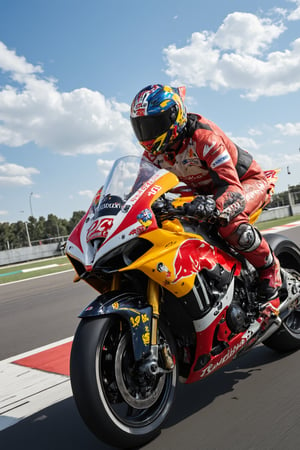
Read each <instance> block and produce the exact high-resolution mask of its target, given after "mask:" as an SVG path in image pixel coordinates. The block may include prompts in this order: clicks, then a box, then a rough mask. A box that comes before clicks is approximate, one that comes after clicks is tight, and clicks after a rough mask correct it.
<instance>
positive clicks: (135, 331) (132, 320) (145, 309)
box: [79, 291, 152, 361]
mask: <svg viewBox="0 0 300 450" xmlns="http://www.w3.org/2000/svg"><path fill="white" fill-rule="evenodd" d="M111 314H114V315H115V314H117V315H119V316H121V317H123V318H124V319H125V320H126V321H127V323H128V325H129V326H130V331H131V333H130V334H131V338H132V344H133V350H134V357H135V360H136V361H139V360H141V359H142V358H143V357H144V356H145V355H147V354H148V353H149V352H150V342H151V328H152V326H151V324H152V307H151V306H150V305H147V304H145V299H144V298H143V297H142V296H140V295H138V294H136V293H131V292H118V291H111V292H107V293H106V294H103V295H99V296H98V297H97V298H96V299H95V300H94V301H93V302H91V303H90V304H89V305H88V306H87V307H86V308H85V309H84V310H83V311H82V312H81V313H80V314H79V317H80V318H92V317H99V316H106V315H111Z"/></svg>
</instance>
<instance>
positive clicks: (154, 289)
mask: <svg viewBox="0 0 300 450" xmlns="http://www.w3.org/2000/svg"><path fill="white" fill-rule="evenodd" d="M118 289H120V274H119V272H116V273H114V275H113V279H112V283H111V290H112V291H117V290H118ZM147 301H148V303H149V305H151V306H152V324H151V325H152V333H151V345H158V344H157V324H158V319H159V285H158V284H157V283H156V282H155V281H153V280H151V279H149V280H148V288H147Z"/></svg>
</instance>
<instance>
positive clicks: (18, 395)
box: [0, 338, 73, 431]
mask: <svg viewBox="0 0 300 450" xmlns="http://www.w3.org/2000/svg"><path fill="white" fill-rule="evenodd" d="M72 339H73V338H67V339H63V340H61V341H58V342H54V343H53V344H50V345H46V346H44V347H40V348H37V349H35V350H32V351H30V352H26V353H23V354H21V355H17V356H14V357H11V358H8V359H5V360H3V361H0V431H1V430H4V429H5V428H7V427H10V426H11V425H14V424H16V423H17V422H19V421H20V420H22V419H24V418H26V417H29V416H31V415H33V414H35V413H37V412H38V411H41V410H42V409H44V408H47V407H49V406H51V405H53V404H55V403H57V402H59V401H62V400H65V399H66V398H68V397H71V396H72V391H71V386H70V379H69V359H70V349H71V344H72Z"/></svg>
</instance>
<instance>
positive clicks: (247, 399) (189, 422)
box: [0, 228, 300, 450]
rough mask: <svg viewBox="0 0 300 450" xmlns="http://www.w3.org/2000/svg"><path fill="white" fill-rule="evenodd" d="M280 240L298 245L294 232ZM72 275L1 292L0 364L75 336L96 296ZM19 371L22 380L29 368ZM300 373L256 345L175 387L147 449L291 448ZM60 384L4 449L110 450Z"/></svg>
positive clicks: (297, 431)
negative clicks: (53, 399)
mask: <svg viewBox="0 0 300 450" xmlns="http://www.w3.org/2000/svg"><path fill="white" fill-rule="evenodd" d="M282 234H286V235H287V236H288V237H291V238H292V239H293V240H294V241H295V242H297V243H298V245H299V243H300V242H299V241H300V236H299V228H294V229H291V230H288V231H286V232H284V233H282ZM72 276H73V275H72V272H66V273H64V274H59V275H53V276H49V277H45V278H39V279H36V280H30V281H24V282H21V283H17V284H13V285H8V286H0V342H1V346H0V361H2V360H4V359H6V358H10V357H14V355H19V354H21V353H23V352H27V351H29V350H32V349H35V348H37V347H40V346H44V345H47V344H49V343H51V342H55V341H58V340H60V339H65V338H68V337H70V336H72V335H73V334H74V331H75V329H76V326H77V324H78V319H77V314H78V313H79V312H80V311H81V310H82V309H83V307H84V306H86V304H87V303H89V301H91V300H92V299H93V298H94V297H95V295H96V292H95V291H93V290H92V289H91V288H89V287H88V286H86V285H85V284H83V283H79V284H76V285H74V284H73V283H72ZM22 370H24V372H22V373H24V374H25V375H26V373H25V372H26V370H27V369H26V368H23V369H22ZM36 372H38V371H36ZM299 374H300V358H299V352H298V353H293V354H290V355H286V356H284V357H282V356H279V355H277V354H276V353H274V352H273V351H271V350H269V349H267V348H266V347H264V346H259V347H257V348H255V349H253V350H252V351H251V352H250V353H248V354H247V355H246V356H244V357H242V358H240V359H238V360H236V361H234V362H233V363H231V364H230V365H228V366H227V367H225V368H224V369H221V370H219V371H218V372H216V373H215V374H213V375H212V376H210V377H209V378H207V379H205V380H203V381H201V382H199V383H196V384H193V385H180V387H179V390H178V395H177V400H176V403H175V406H174V408H173V411H172V413H171V415H170V417H169V419H168V422H167V423H166V425H165V427H164V429H163V431H162V433H161V435H160V436H159V437H158V438H157V439H156V440H155V441H153V442H152V443H150V444H148V445H146V446H145V447H144V448H145V449H147V450H150V449H151V450H154V449H155V450H157V449H160V450H169V449H170V450H171V449H172V450H173V449H181V448H186V449H189V450H200V449H203V450H213V449H216V450H219V449H222V450H252V449H256V450H271V449H272V450H279V449H280V450H281V449H285V450H296V449H298V448H299V442H300V427H299V423H300V389H299ZM0 375H1V369H0ZM61 386H62V387H63V389H64V395H63V396H62V400H61V401H59V402H57V403H55V404H53V405H52V406H49V407H44V408H42V409H41V410H39V411H38V412H37V413H35V414H33V415H31V416H30V417H28V418H25V419H24V420H23V421H20V422H18V423H17V424H15V425H14V426H11V427H9V428H6V429H4V430H3V431H1V435H0V439H1V448H2V445H3V449H6V448H9V449H10V450H17V449H20V448H25V449H26V450H27V449H28V450H40V449H41V448H42V449H43V450H48V449H49V450H50V449H51V450H53V449H55V450H68V449H70V450H71V449H72V450H82V449H83V448H84V449H85V450H96V449H97V450H99V449H101V450H104V449H109V448H110V447H107V446H106V445H104V444H102V443H101V442H99V441H98V440H96V439H95V438H94V437H93V436H92V435H91V434H90V432H89V431H88V430H87V429H86V427H85V425H84V424H83V423H82V421H81V419H80V418H79V415H78V413H77V410H76V408H75V405H74V402H73V399H72V397H70V388H69V382H68V378H67V377H65V378H63V382H62V384H61ZM1 388H2V389H3V386H0V393H1ZM2 393H3V392H2ZM45 396H46V397H47V391H46V394H45ZM63 397H66V398H63ZM0 417H1V416H0Z"/></svg>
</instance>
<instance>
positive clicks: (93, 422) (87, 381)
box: [70, 316, 177, 448]
mask: <svg viewBox="0 0 300 450" xmlns="http://www.w3.org/2000/svg"><path fill="white" fill-rule="evenodd" d="M159 339H160V341H161V342H162V341H163V342H164V343H165V344H168V345H169V347H170V350H171V353H172V354H174V353H175V347H174V344H173V340H172V337H171V336H170V334H169V333H168V330H167V328H166V327H165V326H163V324H161V325H160V326H159ZM70 378H71V385H72V390H73V395H74V399H75V402H76V404H77V407H78V410H79V413H80V415H81V417H82V418H83V420H84V422H85V423H86V425H87V426H88V428H89V429H90V430H91V431H92V432H93V433H94V434H95V435H96V436H97V437H98V438H99V439H101V440H103V441H104V442H106V443H107V444H109V445H112V446H115V447H120V448H132V447H137V446H140V445H143V444H145V443H146V442H148V441H149V440H151V439H153V438H154V437H155V436H156V435H157V434H158V433H159V432H160V429H161V426H162V423H163V422H164V420H165V419H166V417H167V414H168V413H169V411H170V409H171V406H172V403H173V400H174V394H175V388H176V382H177V371H176V365H175V368H174V369H173V370H172V371H170V372H165V373H158V374H152V373H149V372H145V371H141V370H140V367H139V364H138V363H136V362H135V360H134V357H133V347H132V339H131V334H130V332H129V329H128V327H127V326H126V323H124V322H123V321H122V320H121V319H119V318H118V317H117V316H110V317H101V318H94V319H82V321H81V323H80V324H79V327H78V329H77V331H76V334H75V337H74V341H73V346H72V351H71V361H70Z"/></svg>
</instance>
